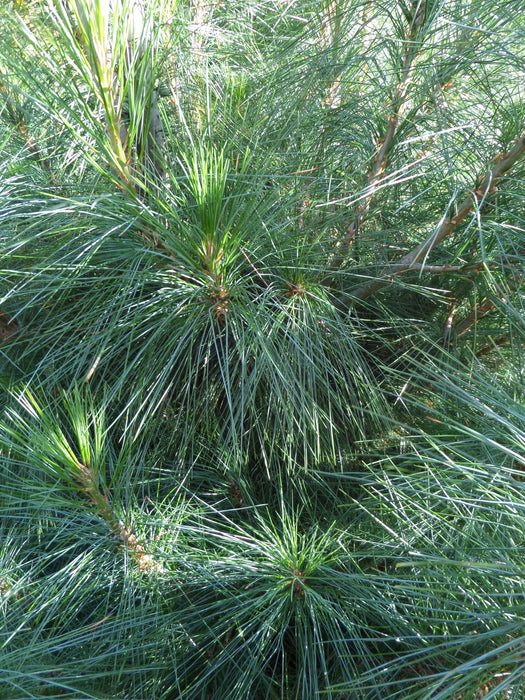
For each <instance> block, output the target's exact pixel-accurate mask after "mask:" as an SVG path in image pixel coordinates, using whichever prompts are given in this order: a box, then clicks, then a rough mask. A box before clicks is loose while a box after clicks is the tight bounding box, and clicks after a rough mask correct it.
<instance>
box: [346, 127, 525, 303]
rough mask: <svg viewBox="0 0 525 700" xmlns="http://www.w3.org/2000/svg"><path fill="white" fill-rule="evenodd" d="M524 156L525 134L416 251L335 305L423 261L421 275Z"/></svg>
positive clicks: (352, 299)
mask: <svg viewBox="0 0 525 700" xmlns="http://www.w3.org/2000/svg"><path fill="white" fill-rule="evenodd" d="M524 153H525V134H522V135H521V136H519V137H518V138H517V139H516V141H515V142H514V146H513V147H512V148H511V149H510V151H508V152H505V151H504V152H502V153H500V154H498V155H497V156H496V157H495V158H494V159H493V163H494V166H493V167H492V169H491V170H490V171H489V173H488V174H487V175H485V176H484V177H483V178H481V182H480V184H479V186H478V187H477V188H476V189H474V190H470V191H469V192H468V194H467V195H466V196H465V198H464V199H463V201H462V202H461V204H460V205H459V206H458V208H457V211H456V214H455V215H454V216H452V217H450V218H447V219H445V220H444V221H443V222H442V223H441V224H440V226H439V227H438V228H437V230H436V231H434V232H433V233H432V235H431V236H429V237H428V238H427V239H426V240H425V241H423V243H420V244H419V245H418V246H417V248H414V250H412V251H410V252H409V253H407V254H406V255H405V256H403V257H402V258H401V259H400V260H399V261H398V262H396V263H395V264H392V265H389V266H388V267H386V268H385V269H384V270H383V272H382V273H381V275H380V276H379V277H378V278H377V279H374V280H371V281H370V282H367V283H366V284H363V285H362V286H361V287H358V288H357V289H355V290H354V291H353V292H352V293H351V294H345V295H341V296H340V297H339V298H338V302H339V304H340V305H341V306H342V307H349V306H351V305H352V304H353V303H354V302H355V301H356V300H357V299H367V298H368V297H370V296H372V295H373V294H375V293H376V292H378V291H379V290H380V289H383V287H385V286H386V285H388V284H389V282H391V281H392V279H393V278H394V277H395V276H397V275H399V274H401V273H402V272H407V271H412V270H418V267H417V266H418V265H419V264H420V263H421V261H423V268H419V271H425V261H426V259H427V258H428V256H429V255H430V253H431V252H432V251H433V250H434V248H436V247H437V246H438V245H439V244H440V243H442V242H443V241H444V240H445V239H446V238H448V237H449V236H451V235H452V234H453V233H454V231H455V230H456V228H457V227H458V226H459V225H460V224H462V223H463V222H464V221H465V219H466V218H467V216H468V215H469V214H470V213H471V212H473V211H475V210H479V209H480V208H481V207H482V206H483V204H484V203H485V201H486V199H487V197H489V196H491V195H493V194H494V193H495V192H496V191H497V187H498V183H499V181H500V180H501V178H502V177H503V176H504V175H505V173H506V172H507V171H508V170H510V168H512V166H513V165H514V164H515V163H516V162H517V161H518V160H519V159H520V158H521V156H522V155H523V154H524Z"/></svg>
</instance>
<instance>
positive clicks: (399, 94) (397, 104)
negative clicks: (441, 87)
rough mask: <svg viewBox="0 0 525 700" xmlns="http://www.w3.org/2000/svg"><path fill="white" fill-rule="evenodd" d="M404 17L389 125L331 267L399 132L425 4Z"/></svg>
mask: <svg viewBox="0 0 525 700" xmlns="http://www.w3.org/2000/svg"><path fill="white" fill-rule="evenodd" d="M406 19H407V21H408V23H409V24H408V27H407V34H406V37H405V43H406V49H405V52H404V54H403V57H402V61H401V66H402V67H401V79H400V81H399V83H398V85H397V86H396V89H395V91H394V94H393V96H392V99H391V100H389V102H388V103H387V104H386V105H385V107H384V109H385V110H386V111H389V112H390V114H388V117H387V118H388V126H387V129H386V133H385V135H384V137H383V138H382V139H380V140H379V143H378V146H379V150H378V151H377V153H376V155H375V157H374V160H373V163H372V170H371V171H370V172H369V173H368V175H367V180H366V185H365V187H364V188H363V189H364V191H365V192H366V193H367V194H366V197H365V198H364V200H362V201H361V202H360V203H359V204H358V205H357V206H356V208H355V211H354V216H353V219H352V221H351V223H350V225H349V227H348V229H347V236H346V238H345V240H344V241H343V242H342V243H341V251H340V253H339V255H338V256H337V258H336V260H335V261H334V262H333V263H332V265H331V269H332V270H338V269H339V268H340V267H341V265H342V264H343V262H344V261H345V259H346V256H347V254H348V250H349V248H350V246H351V245H352V243H353V242H354V240H355V239H356V237H357V235H358V233H359V229H360V227H361V225H362V223H363V222H364V221H365V219H366V218H367V216H368V213H369V211H370V206H371V204H372V201H373V199H374V197H375V195H376V193H377V191H378V188H379V184H380V182H381V181H382V180H383V178H384V173H385V170H386V168H387V164H388V156H389V154H390V151H391V148H392V145H393V143H394V141H395V137H396V135H397V133H398V129H399V123H400V120H401V117H402V116H403V113H404V111H405V109H406V105H407V99H406V98H407V95H408V90H409V87H410V84H411V83H412V79H413V75H414V62H415V59H416V58H417V56H418V55H419V53H420V49H421V46H420V44H419V42H418V37H419V35H420V34H421V31H422V28H423V26H424V20H425V14H424V6H423V3H422V2H421V0H413V2H412V5H411V13H407V16H406Z"/></svg>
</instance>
